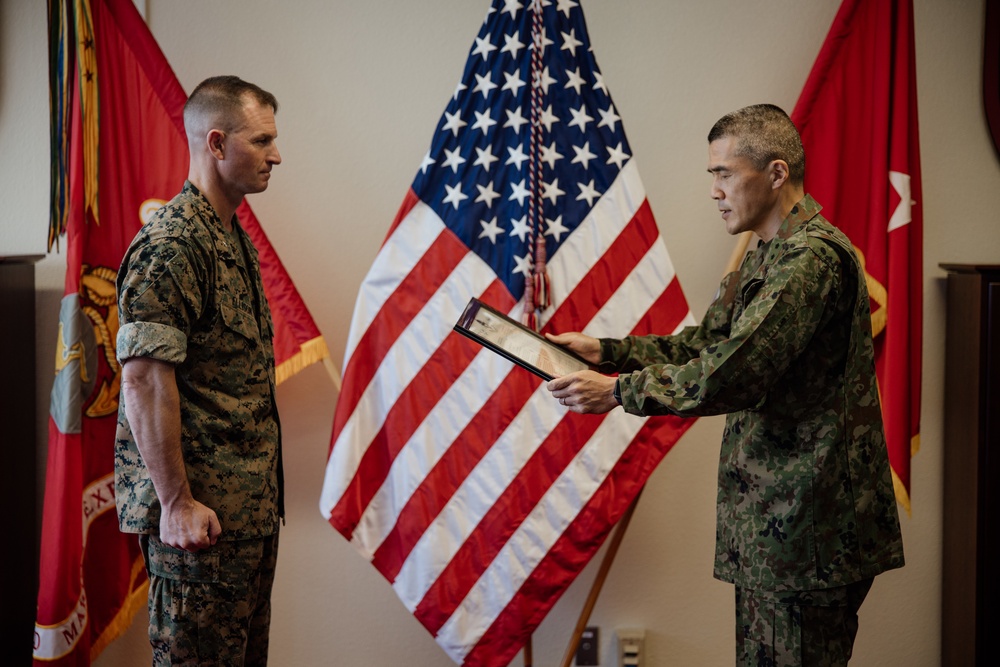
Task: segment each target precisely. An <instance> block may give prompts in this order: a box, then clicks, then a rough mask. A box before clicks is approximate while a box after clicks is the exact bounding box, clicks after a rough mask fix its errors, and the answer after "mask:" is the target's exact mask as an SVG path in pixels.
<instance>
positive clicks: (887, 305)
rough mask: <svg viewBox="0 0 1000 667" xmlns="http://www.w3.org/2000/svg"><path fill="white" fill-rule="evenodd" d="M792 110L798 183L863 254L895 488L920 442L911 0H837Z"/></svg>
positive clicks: (905, 497)
mask: <svg viewBox="0 0 1000 667" xmlns="http://www.w3.org/2000/svg"><path fill="white" fill-rule="evenodd" d="M792 120H793V121H794V122H795V124H796V126H798V128H799V131H800V132H801V133H802V143H803V144H804V146H805V151H806V158H807V163H806V189H807V190H808V191H809V192H811V193H812V194H813V195H814V196H815V197H816V199H817V200H818V201H819V202H820V203H821V204H822V205H823V206H824V215H826V217H827V218H828V219H829V220H830V221H831V222H833V224H835V225H837V226H838V227H839V228H840V229H842V230H843V231H844V233H845V234H847V236H848V237H849V238H850V239H851V242H852V243H853V244H854V246H855V247H856V248H857V250H858V251H859V255H860V257H861V259H862V262H863V263H864V267H865V273H866V278H867V280H868V292H869V294H870V295H871V299H872V333H873V334H874V335H875V372H876V374H877V376H878V383H879V389H880V393H881V399H882V412H883V416H884V419H885V434H886V441H887V443H888V448H889V462H890V464H891V465H892V471H893V482H894V483H895V487H896V498H897V500H898V501H899V502H900V504H902V505H903V506H904V508H905V509H906V510H907V511H909V510H910V457H911V456H912V455H913V454H914V453H916V451H917V449H918V448H919V445H920V352H921V348H920V345H921V329H922V315H921V309H922V298H923V296H922V295H923V278H922V275H923V269H922V267H923V250H922V244H923V240H922V239H923V213H922V204H923V200H922V197H921V188H920V150H919V145H918V136H917V90H916V61H915V58H914V46H913V4H912V2H911V0H844V3H843V4H842V5H841V7H840V11H839V12H838V13H837V16H836V18H835V19H834V21H833V26H832V27H831V28H830V33H829V34H828V35H827V37H826V42H825V43H824V44H823V48H822V49H821V50H820V53H819V56H818V57H817V59H816V63H815V64H814V65H813V69H812V72H811V73H810V75H809V79H808V80H807V81H806V85H805V88H803V90H802V96H801V97H800V98H799V101H798V104H796V105H795V110H794V111H793V112H792Z"/></svg>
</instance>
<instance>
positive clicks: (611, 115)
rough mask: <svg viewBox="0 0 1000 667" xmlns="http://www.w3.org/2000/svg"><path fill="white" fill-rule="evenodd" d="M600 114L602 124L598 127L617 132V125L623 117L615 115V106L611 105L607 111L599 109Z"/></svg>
mask: <svg viewBox="0 0 1000 667" xmlns="http://www.w3.org/2000/svg"><path fill="white" fill-rule="evenodd" d="M597 111H598V113H600V114H601V122H600V123H598V124H597V127H604V126H605V125H606V126H608V127H610V128H611V131H612V132H614V131H615V123H617V122H618V121H620V120H621V119H622V117H621V116H619V115H618V114H616V113H615V106H614V105H613V104H609V105H608V108H607V109H605V110H603V111H602V110H601V109H598V110H597Z"/></svg>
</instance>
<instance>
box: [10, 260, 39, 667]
mask: <svg viewBox="0 0 1000 667" xmlns="http://www.w3.org/2000/svg"><path fill="white" fill-rule="evenodd" d="M39 259H41V255H37V256H35V255H32V256H28V257H25V256H21V257H4V256H0V360H2V362H3V363H2V365H0V368H2V374H0V457H2V458H0V503H2V504H0V507H3V508H4V517H5V518H4V530H3V534H4V557H3V562H4V566H3V574H2V576H0V635H2V644H0V646H2V647H3V649H2V650H3V656H4V661H7V660H10V662H5V664H11V665H14V664H17V665H28V664H31V652H32V646H33V645H34V642H33V640H32V637H33V636H34V631H35V596H36V595H37V594H38V538H37V536H36V532H35V514H36V509H37V502H36V501H35V476H36V463H35V456H36V451H37V448H36V445H35V443H36V431H37V428H36V425H35V384H36V383H35V262H36V261H37V260H39Z"/></svg>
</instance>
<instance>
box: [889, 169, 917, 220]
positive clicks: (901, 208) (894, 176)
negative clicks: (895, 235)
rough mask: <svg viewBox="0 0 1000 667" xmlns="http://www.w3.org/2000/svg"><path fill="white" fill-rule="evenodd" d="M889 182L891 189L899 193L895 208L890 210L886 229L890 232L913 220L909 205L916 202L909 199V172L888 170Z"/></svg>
mask: <svg viewBox="0 0 1000 667" xmlns="http://www.w3.org/2000/svg"><path fill="white" fill-rule="evenodd" d="M889 182H890V183H891V184H892V189H893V190H895V191H896V194H898V195H899V204H897V205H896V210H895V211H893V212H892V217H891V218H889V229H888V230H886V231H890V232H891V231H892V230H894V229H899V228H900V227H904V226H906V225H908V224H910V222H912V221H913V215H912V213H911V212H910V207H912V206H913V205H914V204H916V203H917V202H915V201H913V200H912V199H910V175H909V174H904V173H902V172H899V171H890V172H889Z"/></svg>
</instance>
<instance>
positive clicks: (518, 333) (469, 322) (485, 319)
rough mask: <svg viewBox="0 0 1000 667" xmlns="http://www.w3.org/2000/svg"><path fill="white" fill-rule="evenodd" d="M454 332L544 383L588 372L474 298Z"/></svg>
mask: <svg viewBox="0 0 1000 667" xmlns="http://www.w3.org/2000/svg"><path fill="white" fill-rule="evenodd" d="M455 331H457V332H459V333H460V334H463V335H465V336H468V337H469V338H471V339H472V340H474V341H476V342H477V343H479V344H480V345H482V346H484V347H486V348H489V349H490V350H493V351H494V352H496V353H497V354H499V355H500V356H502V357H505V358H507V359H509V360H511V361H513V362H514V363H515V364H517V365H518V366H521V367H522V368H526V369H527V370H529V371H531V372H532V373H534V374H535V375H538V376H539V377H541V378H543V379H545V380H551V379H553V378H556V377H559V376H560V375H566V374H567V373H573V372H575V371H583V370H587V369H589V368H591V366H590V364H588V363H587V362H586V361H584V360H583V359H581V358H580V357H578V356H576V355H575V354H573V353H572V352H570V351H569V350H567V349H566V348H563V347H560V346H558V345H556V344H555V343H552V342H550V341H549V340H548V339H547V338H545V337H544V336H541V335H539V334H538V333H536V332H534V331H532V330H531V329H529V328H527V327H525V326H524V325H522V324H520V323H518V322H516V321H514V320H512V319H511V318H509V317H507V316H506V315H504V314H503V313H501V312H499V311H497V310H494V309H493V308H490V307H489V306H487V305H486V304H485V303H483V302H482V301H480V300H479V299H476V298H472V299H471V300H470V301H469V305H467V306H466V307H465V312H464V313H462V316H461V317H460V318H458V322H457V323H456V324H455Z"/></svg>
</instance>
